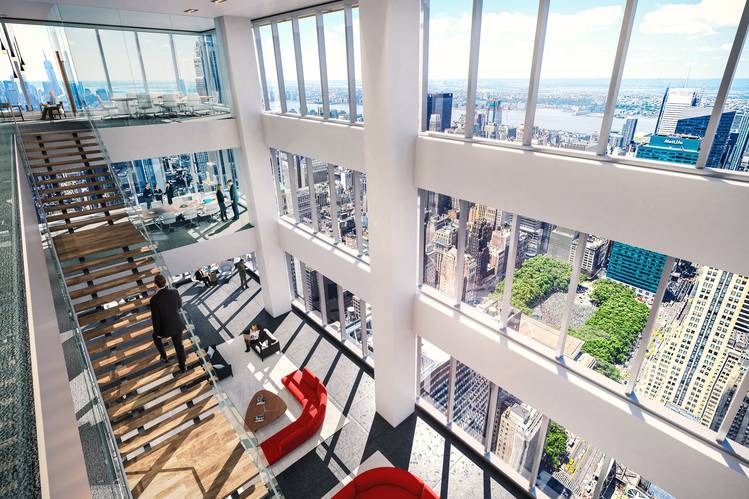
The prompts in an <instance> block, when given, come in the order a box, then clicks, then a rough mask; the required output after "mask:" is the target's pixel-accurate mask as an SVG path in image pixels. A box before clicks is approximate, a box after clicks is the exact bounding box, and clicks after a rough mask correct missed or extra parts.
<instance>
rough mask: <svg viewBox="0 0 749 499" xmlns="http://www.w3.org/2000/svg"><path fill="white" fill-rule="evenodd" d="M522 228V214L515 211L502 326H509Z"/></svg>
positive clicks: (501, 316)
mask: <svg viewBox="0 0 749 499" xmlns="http://www.w3.org/2000/svg"><path fill="white" fill-rule="evenodd" d="M519 228H520V215H518V214H517V213H515V214H514V215H513V216H512V224H511V225H510V244H509V247H508V248H507V252H508V254H507V255H505V262H507V263H506V265H505V267H506V270H505V280H504V290H503V292H502V309H501V310H500V312H499V325H500V327H504V328H506V327H507V320H508V319H509V317H510V304H511V299H510V298H511V296H512V280H513V277H514V275H515V260H516V257H517V252H518V237H519V234H518V232H519Z"/></svg>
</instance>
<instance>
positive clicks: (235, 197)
mask: <svg viewBox="0 0 749 499" xmlns="http://www.w3.org/2000/svg"><path fill="white" fill-rule="evenodd" d="M227 185H228V186H229V199H230V200H231V211H233V212H234V217H233V218H232V220H239V192H237V186H236V185H234V181H232V180H229V182H228V184H227Z"/></svg>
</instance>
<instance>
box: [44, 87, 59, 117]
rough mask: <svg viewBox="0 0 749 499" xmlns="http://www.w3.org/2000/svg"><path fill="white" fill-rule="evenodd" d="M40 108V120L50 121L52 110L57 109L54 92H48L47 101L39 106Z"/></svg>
mask: <svg viewBox="0 0 749 499" xmlns="http://www.w3.org/2000/svg"><path fill="white" fill-rule="evenodd" d="M41 107H42V119H43V120H46V119H47V118H49V119H50V120H51V119H52V110H53V109H55V108H56V107H57V96H56V95H55V92H54V90H50V91H49V99H47V102H46V103H43V104H42V105H41Z"/></svg>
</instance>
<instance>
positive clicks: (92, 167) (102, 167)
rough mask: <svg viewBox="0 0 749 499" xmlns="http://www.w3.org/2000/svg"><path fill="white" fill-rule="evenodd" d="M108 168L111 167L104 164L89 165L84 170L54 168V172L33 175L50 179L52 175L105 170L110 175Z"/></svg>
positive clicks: (48, 171)
mask: <svg viewBox="0 0 749 499" xmlns="http://www.w3.org/2000/svg"><path fill="white" fill-rule="evenodd" d="M108 168H109V165H107V164H106V163H102V164H100V165H88V166H85V165H84V167H83V168H80V167H75V168H53V169H52V170H41V169H40V170H39V171H35V172H33V174H34V177H37V178H39V177H48V176H50V175H66V174H70V173H82V172H91V171H95V170H105V171H106V172H107V173H108V172H109V171H108ZM100 175H103V173H101V174H100ZM70 178H72V179H73V180H75V179H76V178H77V177H70ZM42 182H43V181H38V182H37V183H42Z"/></svg>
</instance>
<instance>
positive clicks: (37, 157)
mask: <svg viewBox="0 0 749 499" xmlns="http://www.w3.org/2000/svg"><path fill="white" fill-rule="evenodd" d="M91 145H98V144H95V143H94V144H91ZM73 147H75V146H73ZM33 152H36V151H33ZM102 152H103V151H102V150H101V149H94V150H92V151H72V152H58V153H53V154H35V155H29V154H28V151H27V153H26V158H27V159H28V160H29V161H40V160H44V159H57V158H69V157H70V156H83V155H89V154H101V153H102ZM35 166H39V165H35Z"/></svg>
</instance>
